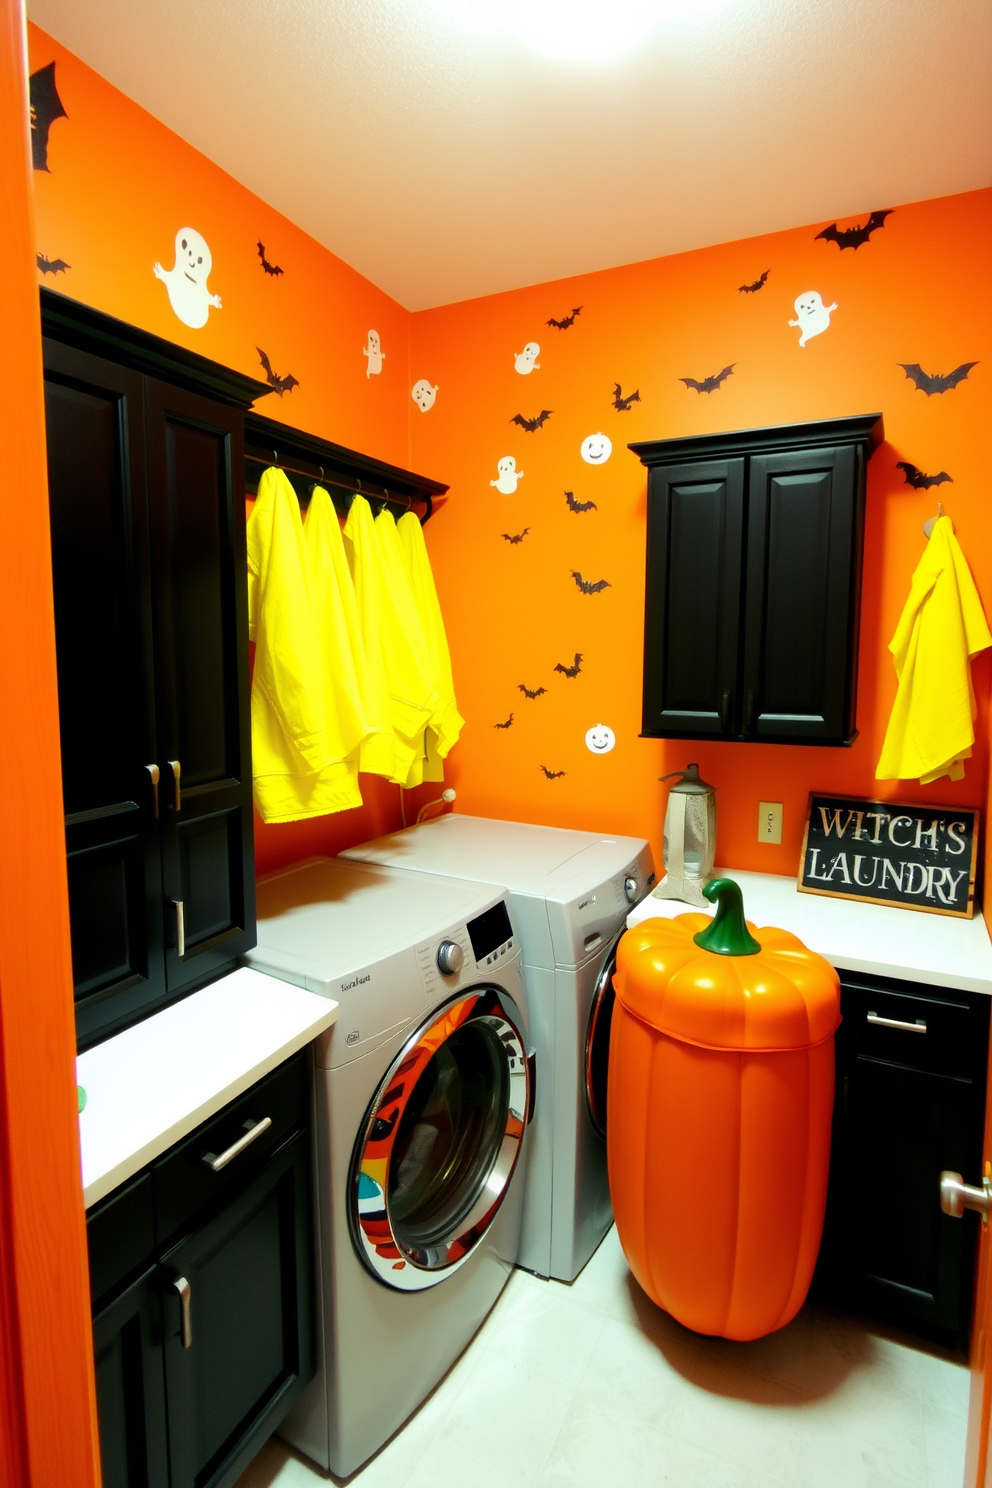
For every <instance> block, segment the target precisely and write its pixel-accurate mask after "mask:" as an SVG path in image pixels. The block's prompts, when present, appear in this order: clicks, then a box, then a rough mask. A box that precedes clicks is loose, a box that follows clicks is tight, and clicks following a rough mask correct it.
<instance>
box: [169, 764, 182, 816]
mask: <svg viewBox="0 0 992 1488" xmlns="http://www.w3.org/2000/svg"><path fill="white" fill-rule="evenodd" d="M169 769H170V770H171V771H172V804H173V806H174V807H175V809H176V810H177V811H182V809H183V793H182V789H181V787H180V785H179V777H180V776H181V775H182V765H181V764H180V763H179V761H178V760H169Z"/></svg>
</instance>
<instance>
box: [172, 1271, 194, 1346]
mask: <svg viewBox="0 0 992 1488" xmlns="http://www.w3.org/2000/svg"><path fill="white" fill-rule="evenodd" d="M172 1289H173V1291H174V1292H176V1293H177V1295H178V1297H179V1341H180V1343H181V1344H182V1346H183V1348H192V1347H193V1323H192V1320H191V1318H190V1314H189V1299H190V1290H189V1282H188V1281H187V1280H186V1278H185V1276H177V1277H176V1279H175V1281H174V1282H173V1283H172Z"/></svg>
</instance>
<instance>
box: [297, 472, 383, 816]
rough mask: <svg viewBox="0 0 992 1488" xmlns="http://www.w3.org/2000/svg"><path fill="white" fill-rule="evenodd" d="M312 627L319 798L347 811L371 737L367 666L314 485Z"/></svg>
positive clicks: (337, 542)
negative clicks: (324, 760) (320, 698)
mask: <svg viewBox="0 0 992 1488" xmlns="http://www.w3.org/2000/svg"><path fill="white" fill-rule="evenodd" d="M303 531H304V536H305V539H306V549H307V559H308V561H309V566H310V570H309V579H310V595H311V606H312V610H313V623H314V628H315V633H316V637H317V641H318V644H319V650H320V658H321V670H322V677H323V689H324V712H325V728H326V734H327V747H328V753H329V754H330V756H331V757H332V760H333V763H332V764H329V765H327V766H325V768H324V769H323V770H322V771H321V776H320V785H319V792H318V795H319V798H320V800H321V801H322V802H324V803H326V810H327V811H328V812H331V811H344V810H347V808H348V807H350V806H360V805H361V802H362V798H361V794H360V792H359V789H358V760H359V747H360V745H361V744H362V742H363V741H364V740H365V739H366V738H367V737H368V736H369V734H370V733H371V731H372V730H371V728H370V725H369V722H368V719H367V717H366V714H365V702H364V699H365V694H366V692H367V668H366V663H365V651H364V647H363V645H362V637H361V631H360V629H359V625H358V610H357V607H356V605H355V590H354V586H353V584H352V579H351V571H350V570H349V568H348V560H347V558H346V556H345V551H344V539H343V538H342V536H341V527H340V524H339V523H338V516H337V512H336V511H335V510H334V504H333V502H332V501H331V498H330V496H329V495H328V494H327V492H326V491H325V490H324V488H323V487H322V486H315V487H314V489H313V492H312V493H311V496H310V508H309V510H308V512H307V518H306V522H305V523H304V526H303Z"/></svg>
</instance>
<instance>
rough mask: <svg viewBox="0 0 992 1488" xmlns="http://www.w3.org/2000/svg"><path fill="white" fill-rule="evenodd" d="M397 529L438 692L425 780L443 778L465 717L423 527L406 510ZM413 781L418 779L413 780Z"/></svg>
mask: <svg viewBox="0 0 992 1488" xmlns="http://www.w3.org/2000/svg"><path fill="white" fill-rule="evenodd" d="M396 531H397V533H398V535H399V539H400V548H401V551H402V555H403V562H404V567H405V568H406V572H407V576H408V578H409V580H410V589H411V592H412V594H413V601H414V604H415V605H416V607H417V612H418V614H419V615H420V622H421V625H422V627H423V632H424V639H425V641H426V643H427V654H428V658H429V662H430V668H431V679H432V681H433V683H434V686H435V687H436V689H437V692H438V695H439V701H438V706H437V708H436V709H435V711H434V716H433V718H432V719H431V721H430V723H429V724H428V726H427V730H426V739H425V746H426V747H425V764H424V771H423V779H425V780H443V779H444V769H443V766H442V763H441V762H442V760H444V759H446V758H447V755H448V752H449V751H450V749H451V747H452V745H454V744H456V743H457V742H458V736H459V734H460V733H461V731H462V728H463V726H464V722H465V720H464V719H463V718H462V716H461V714H460V713H459V711H458V706H457V704H456V702H455V683H454V678H453V676H452V672H451V653H450V652H449V650H448V638H447V636H446V635H445V630H444V619H443V617H442V615H441V605H440V603H439V601H438V597H437V589H436V588H435V585H434V575H433V573H432V572H431V564H430V559H429V558H428V556H427V544H426V543H425V542H424V529H423V527H422V526H421V524H420V520H419V518H418V517H416V516H414V514H413V512H406V513H405V515H404V516H402V517H400V519H399V521H398V522H397V524H396ZM411 784H419V782H416V781H412V782H411Z"/></svg>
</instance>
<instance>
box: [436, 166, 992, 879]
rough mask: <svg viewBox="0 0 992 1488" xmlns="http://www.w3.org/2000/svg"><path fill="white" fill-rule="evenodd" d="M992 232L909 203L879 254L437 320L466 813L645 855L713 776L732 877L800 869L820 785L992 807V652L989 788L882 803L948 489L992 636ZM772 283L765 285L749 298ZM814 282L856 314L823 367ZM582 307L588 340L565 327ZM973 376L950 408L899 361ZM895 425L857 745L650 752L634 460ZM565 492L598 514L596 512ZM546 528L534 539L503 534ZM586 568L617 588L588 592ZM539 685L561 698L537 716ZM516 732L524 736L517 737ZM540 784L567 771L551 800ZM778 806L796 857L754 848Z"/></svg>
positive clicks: (884, 470) (980, 771) (782, 257)
mask: <svg viewBox="0 0 992 1488" xmlns="http://www.w3.org/2000/svg"><path fill="white" fill-rule="evenodd" d="M875 205H877V204H876V203H873V202H868V203H866V207H868V208H871V207H873V206H875ZM865 216H867V212H866V213H865ZM990 226H992V191H984V192H975V193H970V194H967V195H962V196H957V197H948V198H943V199H940V200H937V201H931V202H923V203H919V204H916V205H913V206H909V207H901V208H899V209H898V210H897V211H896V212H894V213H893V214H892V216H890V217H889V219H888V221H887V222H886V224H885V226H884V228H883V229H882V230H880V231H877V232H876V233H875V234H874V235H873V236H872V238H871V239H870V241H869V242H868V243H866V244H865V245H864V246H862V247H861V248H859V249H857V250H852V249H847V250H844V251H841V250H840V249H839V248H838V247H837V245H836V244H834V243H830V242H825V241H820V242H818V241H816V240H815V237H814V235H815V233H816V231H817V230H818V229H817V227H815V226H814V227H804V228H799V229H796V230H795V231H791V232H783V233H776V234H773V235H771V236H769V237H764V238H756V239H752V240H749V241H745V242H738V243H728V244H724V245H721V246H719V247H715V248H707V249H703V250H701V251H699V252H695V253H686V254H680V255H678V256H676V257H672V258H665V259H657V260H654V261H652V262H648V263H642V264H635V265H632V266H630V267H626V268H620V269H611V270H607V271H605V272H603V273H598V274H589V275H585V276H583V277H581V278H576V279H569V280H563V281H559V282H558V283H554V284H543V285H537V286H535V287H533V288H528V289H524V290H519V291H515V292H513V293H509V294H503V295H495V296H492V297H489V298H485V299H480V300H473V301H468V302H464V303H462V304H456V305H449V306H445V307H443V308H441V309H436V310H428V311H424V312H421V313H419V314H417V315H415V316H414V318H413V336H412V343H411V345H412V350H411V363H410V372H411V376H412V377H420V376H424V377H428V378H429V379H430V381H431V383H432V384H434V383H436V384H437V385H438V388H439V391H438V395H437V401H436V403H435V406H434V407H433V408H432V409H431V410H430V411H429V412H428V413H426V414H423V415H422V414H420V413H419V412H418V411H417V410H416V409H415V408H413V409H412V410H411V459H412V463H413V465H414V467H421V468H425V469H429V470H432V471H438V472H439V473H440V474H441V475H442V476H443V478H444V479H445V480H447V481H450V482H451V486H452V489H451V494H450V499H449V500H448V502H447V504H446V505H445V507H444V509H443V512H442V514H441V516H440V517H439V518H438V520H437V521H435V522H432V523H431V526H430V528H429V529H428V530H429V534H430V541H431V550H432V556H433V559H434V565H435V572H436V575H437V579H438V585H439V589H440V592H441V600H442V605H443V607H444V612H445V617H446V621H447V626H448V634H449V637H450V640H451V645H452V651H453V659H454V666H455V679H456V683H457V686H458V696H459V703H460V706H461V709H462V712H463V713H464V714H465V716H466V718H467V720H468V725H467V727H466V730H465V733H464V735H463V739H462V742H461V744H460V745H459V747H458V749H457V751H456V752H455V754H454V756H453V757H452V765H451V769H450V775H451V778H452V782H453V784H454V785H455V786H456V788H457V790H458V794H459V807H460V808H461V809H463V810H466V811H472V810H474V811H478V812H480V813H484V814H486V815H491V816H505V817H509V818H522V819H525V820H532V821H538V822H550V823H555V824H560V825H569V826H583V827H590V828H596V829H609V830H616V831H626V832H632V833H637V834H644V835H648V836H650V837H651V838H652V839H653V842H654V846H655V850H656V852H659V853H660V833H661V823H662V819H663V815H664V806H665V787H663V786H661V785H659V784H658V780H657V777H658V776H660V775H663V774H664V773H665V772H666V771H668V770H673V769H675V768H676V767H678V766H682V765H684V764H685V763H686V762H687V761H688V760H698V761H699V764H700V768H701V771H702V773H703V775H704V776H705V778H707V779H708V780H711V781H712V782H713V783H714V784H715V785H716V786H717V788H718V793H719V794H718V821H719V825H718V862H722V863H725V864H731V865H733V866H736V867H739V868H752V869H764V870H766V871H769V872H777V873H794V872H795V871H796V867H797V863H798V855H799V848H800V839H801V834H802V828H803V820H804V815H805V808H806V798H807V792H808V791H809V790H810V789H812V788H815V789H817V790H826V791H850V792H853V793H856V794H860V795H880V796H882V797H883V798H901V799H903V800H909V801H926V800H932V801H938V802H957V803H960V804H965V805H971V806H981V807H985V806H986V804H987V780H988V753H989V746H988V728H987V724H986V717H985V715H986V714H987V710H988V697H989V655H988V653H986V655H985V657H984V658H982V659H980V660H979V662H978V663H977V665H976V666H975V684H976V691H977V694H978V698H979V704H980V708H981V713H982V716H981V718H980V720H979V723H978V725H977V729H976V732H977V734H978V739H979V743H978V744H977V745H976V749H975V757H974V759H973V760H972V761H971V762H970V763H969V764H968V766H967V772H966V777H965V780H964V781H963V782H962V783H960V784H957V785H952V784H950V783H946V782H945V783H944V784H941V785H933V786H927V787H925V788H921V787H920V786H919V784H918V783H916V784H914V783H913V782H898V783H897V782H890V783H887V784H882V783H877V782H876V781H875V780H874V769H875V763H876V760H877V758H878V754H879V750H880V747H881V743H882V737H883V733H884V729H885V724H886V721H887V719H888V714H889V709H890V707H891V703H892V699H893V695H894V689H895V676H894V672H893V668H892V662H891V658H890V656H889V654H888V652H887V650H886V646H887V642H888V641H889V639H890V637H891V635H892V632H893V629H894V627H895V624H896V620H897V618H898V615H899V613H900V610H901V608H902V605H903V602H904V600H905V598H906V595H907V592H908V588H909V583H910V576H911V574H912V572H913V569H914V567H915V565H916V562H917V560H918V558H919V556H920V554H921V552H922V551H923V547H924V543H925V539H924V536H923V533H922V531H921V526H922V523H923V521H924V519H925V518H926V517H927V516H929V515H931V514H932V512H933V511H935V509H936V496H937V494H940V495H941V496H943V498H944V500H945V501H946V504H947V508H948V510H949V512H950V513H951V514H952V515H953V519H954V522H955V525H956V528H957V534H958V537H959V539H960V541H961V543H962V545H963V548H964V551H965V553H966V555H967V556H968V558H969V560H970V562H971V565H972V570H973V572H974V574H975V578H976V580H977V582H978V585H979V588H980V590H981V592H982V595H983V599H984V603H985V607H986V611H987V612H988V613H989V614H990V615H992V504H990V501H989V478H988V437H987V436H988V428H989V422H990V420H989V415H990V412H992V400H990V389H992V318H990V317H989V316H988V314H987V313H986V311H985V309H984V305H985V301H986V299H987V292H988V284H989V282H990V277H992V261H990V260H992V252H990V242H992V240H990ZM525 229H526V225H525V224H518V225H517V226H516V227H514V228H512V229H511V228H509V227H508V228H507V230H514V231H524V230H525ZM766 269H767V270H769V271H770V272H769V275H768V279H767V282H766V283H765V285H764V287H763V288H762V289H761V290H759V291H757V292H755V293H752V294H742V293H741V292H740V291H739V288H738V286H740V285H743V284H750V283H752V282H753V281H755V280H756V279H757V278H758V276H759V275H760V274H761V273H762V272H763V271H764V270H766ZM807 289H817V290H819V291H820V293H821V295H822V296H823V300H824V303H825V304H828V305H829V304H831V303H832V302H834V301H836V302H837V306H838V308H837V310H836V311H835V312H834V313H833V316H832V319H831V324H830V328H829V330H827V331H825V332H824V333H823V334H822V335H821V336H819V337H818V338H816V339H813V340H810V341H809V342H808V343H807V345H806V346H805V347H804V348H803V349H800V347H799V345H798V336H799V332H798V331H796V330H793V329H790V328H789V325H788V321H789V320H790V318H794V316H795V312H794V309H793V301H794V299H795V297H796V296H797V295H798V294H800V293H801V292H803V291H805V290H807ZM579 305H581V306H582V311H581V314H580V315H578V316H577V317H576V319H575V321H574V323H573V324H572V325H571V326H570V327H569V328H568V329H566V330H558V329H555V328H554V327H551V326H548V325H547V323H546V322H547V321H548V319H549V318H551V317H555V318H558V319H561V318H562V317H563V316H564V315H565V314H566V312H568V311H570V310H571V309H572V308H573V307H575V306H579ZM978 306H981V307H983V308H982V309H981V310H980V311H976V307H978ZM527 341H536V342H538V343H539V345H540V347H541V353H540V356H539V358H538V361H539V362H540V369H539V370H535V371H533V372H531V373H530V374H529V375H526V376H523V375H520V374H518V373H517V372H516V371H515V370H514V354H515V353H516V352H519V351H520V350H521V349H522V348H523V346H524V343H525V342H527ZM974 360H977V361H978V362H979V365H978V366H977V367H976V368H975V369H974V371H973V372H972V373H971V376H970V377H969V378H968V380H967V381H965V382H962V383H961V384H959V386H958V387H957V388H955V389H954V390H953V391H951V392H948V393H945V394H943V395H942V396H933V397H930V398H927V397H926V396H925V395H924V394H923V393H921V392H919V391H917V390H916V388H915V387H914V385H913V384H912V383H911V382H910V381H908V380H907V379H906V377H905V376H904V374H903V372H902V369H901V368H900V367H899V366H898V365H897V363H898V362H920V363H921V364H922V366H923V367H924V368H926V369H927V370H928V371H932V372H946V371H948V370H950V369H951V368H953V367H955V366H957V365H958V364H959V363H961V362H963V361H974ZM728 363H734V364H735V368H734V372H733V374H732V375H731V376H730V377H729V378H727V379H726V381H725V382H724V383H723V384H722V386H721V387H720V388H719V390H718V391H716V392H713V393H709V394H706V393H697V392H695V391H693V390H691V389H689V388H686V387H685V386H684V384H683V383H682V382H681V381H679V379H680V378H681V377H694V378H696V379H702V378H704V377H706V376H707V375H709V374H711V373H714V372H717V371H719V370H720V369H721V368H723V367H725V366H726V365H727V364H728ZM617 381H619V382H620V383H621V384H622V387H623V391H624V392H625V393H629V392H631V391H632V390H634V389H639V391H640V398H641V401H640V402H639V403H635V404H633V406H632V408H631V410H630V411H629V412H626V413H620V412H617V411H615V410H614V408H613V406H612V393H613V387H614V383H615V382H617ZM543 409H552V410H553V412H552V415H551V417H550V418H549V419H548V420H547V422H546V423H545V425H544V426H543V427H542V428H541V429H540V430H538V431H537V432H535V433H528V432H526V431H525V430H523V429H522V428H520V427H519V426H517V425H514V424H512V423H511V422H510V421H511V419H512V417H513V415H514V414H516V413H518V412H519V413H522V414H524V415H525V416H527V417H533V416H534V415H536V414H538V413H540V412H541V411H542V410H543ZM875 410H881V411H882V413H883V414H884V417H885V429H886V439H887V442H886V443H885V445H884V446H883V447H882V448H880V449H879V450H878V451H877V452H876V453H875V455H874V457H873V458H872V461H871V466H870V473H869V481H868V501H867V535H866V544H865V570H864V600H863V607H862V621H861V657H860V668H861V671H860V689H859V704H858V726H859V728H860V730H861V733H860V737H859V738H858V740H857V741H856V743H855V744H854V746H853V748H851V749H849V750H848V749H824V748H800V747H782V746H771V745H744V744H716V743H682V742H676V741H659V740H651V739H640V738H639V737H638V733H639V729H640V695H641V676H640V671H641V638H642V631H643V604H644V573H643V568H644V515H645V490H646V471H645V470H644V469H643V467H642V466H641V465H640V463H639V461H638V460H637V459H636V457H635V456H634V455H632V454H631V453H630V452H629V451H628V450H627V449H626V444H627V442H628V441H630V440H637V439H652V438H670V437H675V436H678V435H687V434H696V433H703V432H717V431H720V430H725V429H737V428H745V427H748V426H752V425H762V424H777V423H789V422H794V421H799V420H803V419H822V418H832V417H837V416H840V415H843V414H860V413H868V412H872V411H875ZM600 430H602V431H603V432H605V433H606V434H608V435H609V437H610V438H611V440H612V441H613V455H612V457H611V459H610V460H609V462H608V463H607V464H606V465H604V466H601V467H599V468H594V467H591V466H589V465H587V464H585V463H583V461H582V460H581V459H580V457H579V445H580V442H581V440H582V439H583V437H584V436H585V435H587V434H590V433H594V432H597V431H600ZM504 455H513V456H514V457H515V459H516V462H517V466H518V468H519V469H520V470H522V471H523V472H524V478H523V479H522V480H521V482H520V484H519V486H518V489H517V492H516V494H514V495H505V496H504V495H500V494H499V493H498V492H497V491H495V490H494V489H493V488H492V487H491V485H490V482H491V481H493V480H495V478H496V474H497V472H496V462H497V460H498V459H500V458H501V457H502V456H504ZM897 460H908V461H911V462H913V463H914V464H915V465H917V466H918V467H919V468H920V469H921V470H924V471H930V472H936V471H940V470H946V471H948V472H949V473H950V474H951V475H952V476H953V482H954V483H953V485H946V484H945V485H943V486H942V487H941V488H940V490H939V493H938V492H936V491H930V492H926V491H914V490H912V489H911V488H910V487H909V486H907V485H906V484H905V483H904V481H903V474H902V471H900V470H898V469H896V461H897ZM566 490H572V491H574V493H575V496H576V498H577V499H579V500H584V501H589V500H592V501H595V502H596V504H597V510H595V511H590V512H588V513H586V514H582V515H575V514H573V513H572V512H570V511H569V510H568V509H567V507H566V503H565V500H564V495H563V493H564V491H566ZM525 527H529V529H530V530H529V532H528V534H527V536H526V537H525V539H524V541H523V542H522V543H520V544H517V545H511V544H510V543H508V542H507V541H505V540H504V538H503V537H502V536H501V534H502V533H504V532H507V533H518V532H520V531H521V530H522V529H523V528H525ZM573 568H574V569H578V570H579V571H580V572H581V573H582V574H584V575H585V576H586V577H587V578H592V579H599V578H606V579H608V580H609V583H610V586H611V587H610V588H608V589H606V590H604V591H602V592H601V593H599V594H596V595H591V596H585V595H582V594H580V593H579V591H578V590H577V588H576V586H575V584H574V583H573V580H572V578H571V576H570V570H571V569H573ZM577 651H579V652H581V653H582V655H583V662H582V673H581V675H580V676H578V677H577V678H575V679H574V680H570V679H567V678H565V677H563V676H562V675H560V674H556V673H555V672H554V670H553V668H554V665H555V663H556V662H559V661H560V662H566V663H567V662H571V660H572V658H573V656H574V654H575V652H577ZM520 683H526V684H527V686H528V687H531V688H535V687H538V686H544V687H546V688H547V689H548V692H547V694H546V695H545V696H543V697H541V698H538V699H537V700H536V701H528V700H527V699H525V698H524V696H523V694H522V693H521V692H519V691H518V690H517V689H518V684H520ZM511 712H512V713H513V716H514V721H513V724H512V726H511V727H510V728H508V729H505V730H498V729H496V728H495V727H494V725H495V724H496V723H497V722H499V721H505V720H506V718H507V717H508V716H509V714H510V713H511ZM596 723H606V724H608V725H609V726H610V727H611V728H613V729H614V731H615V733H616V736H617V745H616V748H615V749H614V751H613V752H612V753H611V754H608V755H605V756H602V757H599V758H596V757H594V756H592V755H591V754H590V753H589V752H588V750H587V749H586V748H585V746H584V742H583V741H584V735H585V731H586V729H588V728H589V727H590V726H591V725H593V724H596ZM541 765H547V766H548V768H549V769H551V770H564V771H565V774H564V776H562V777H561V778H559V779H555V780H548V779H546V778H545V776H544V774H543V772H542V770H541V768H540V767H541ZM759 800H773V801H782V802H784V805H785V820H784V836H783V842H782V846H781V847H772V846H766V845H761V844H759V843H758V842H757V840H756V835H757V817H758V802H759Z"/></svg>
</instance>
